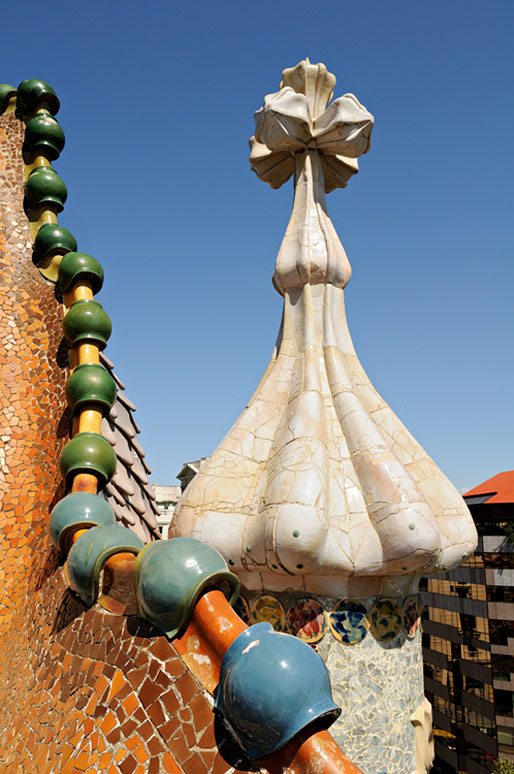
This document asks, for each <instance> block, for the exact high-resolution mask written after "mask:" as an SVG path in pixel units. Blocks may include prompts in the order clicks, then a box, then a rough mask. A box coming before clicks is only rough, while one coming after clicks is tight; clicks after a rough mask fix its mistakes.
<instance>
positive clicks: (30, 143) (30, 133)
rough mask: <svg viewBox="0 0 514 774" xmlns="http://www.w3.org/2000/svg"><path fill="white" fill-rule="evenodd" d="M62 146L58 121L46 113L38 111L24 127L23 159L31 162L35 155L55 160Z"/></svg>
mask: <svg viewBox="0 0 514 774" xmlns="http://www.w3.org/2000/svg"><path fill="white" fill-rule="evenodd" d="M63 148H64V132H63V130H62V129H61V127H60V126H59V123H58V121H57V120H56V119H55V118H54V117H53V116H49V115H48V113H38V114H37V115H35V116H34V118H31V119H30V121H29V122H28V124H27V126H26V127H25V140H24V142H23V160H24V162H25V164H32V162H33V161H34V159H35V158H36V156H44V157H45V159H48V161H55V160H56V159H58V158H59V156H60V155H61V151H62V149H63Z"/></svg>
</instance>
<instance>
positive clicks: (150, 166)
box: [0, 0, 514, 490]
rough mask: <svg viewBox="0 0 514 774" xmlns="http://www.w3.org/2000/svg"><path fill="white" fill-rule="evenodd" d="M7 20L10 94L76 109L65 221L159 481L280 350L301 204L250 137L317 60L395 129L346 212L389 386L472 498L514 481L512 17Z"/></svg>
mask: <svg viewBox="0 0 514 774" xmlns="http://www.w3.org/2000/svg"><path fill="white" fill-rule="evenodd" d="M2 19H3V25H2V26H3V34H2V56H1V62H2V70H3V72H2V73H1V74H0V80H1V81H3V82H7V83H12V84H14V85H15V86H16V85H17V84H18V83H19V82H20V81H21V80H22V79H24V78H29V77H41V78H43V79H44V80H47V81H48V82H49V83H51V84H52V85H53V87H54V88H55V90H56V91H57V93H58V94H59V97H60V99H61V103H62V108H61V112H60V114H59V121H60V123H61V125H62V127H63V129H64V132H65V134H66V148H65V149H64V152H63V154H62V156H61V159H60V160H59V161H58V162H56V163H55V164H54V166H55V168H56V169H57V171H58V172H59V173H60V174H61V176H62V178H63V179H64V181H65V182H66V184H67V186H68V203H67V204H66V207H65V210H64V212H63V214H62V215H61V216H60V222H61V223H62V224H63V225H64V226H66V227H67V228H69V229H70V230H71V231H72V232H73V233H74V234H75V236H76V238H77V240H78V243H79V249H80V250H82V251H83V252H89V253H91V254H92V255H94V256H95V257H96V258H97V259H98V260H100V261H101V263H102V265H103V266H104V270H105V273H106V282H105V285H104V289H103V290H102V292H101V294H100V295H99V296H98V300H100V302H101V303H102V304H103V305H104V308H105V309H106V311H107V312H108V313H109V315H110V316H111V319H112V321H113V328H114V331H113V335H112V338H111V341H110V343H109V346H108V349H107V354H108V355H109V357H111V359H112V360H113V361H114V362H115V366H116V370H117V372H118V374H119V375H120V377H121V378H122V380H123V381H124V382H125V384H126V385H127V394H128V395H129V396H130V397H131V398H132V400H133V401H134V402H135V403H136V405H137V408H138V411H137V415H136V417H137V419H138V422H139V424H140V425H141V427H142V430H143V433H142V442H143V445H144V447H145V449H146V452H147V459H148V462H149V464H150V466H151V467H152V468H153V472H154V474H153V477H152V479H153V481H155V482H157V483H160V484H166V483H174V481H175V474H176V473H177V472H178V470H179V469H180V467H181V465H182V462H183V461H185V460H190V459H195V458H198V457H201V456H204V455H208V454H210V453H211V452H212V451H213V449H214V448H215V447H216V445H217V443H218V442H219V440H221V438H222V437H223V435H224V434H225V432H226V431H227V430H228V428H229V427H230V425H231V424H232V422H233V421H234V420H235V419H236V417H237V416H238V415H239V413H240V412H241V410H242V409H243V407H244V405H245V403H246V401H247V400H248V398H249V397H250V396H251V394H252V392H253V390H254V388H255V386H256V385H257V383H258V381H259V379H260V377H261V375H262V372H263V370H264V369H265V367H266V364H267V360H268V358H269V355H270V353H271V351H272V349H273V344H274V340H275V336H276V332H277V329H278V325H279V321H280V314H281V298H280V297H279V295H278V294H277V293H276V292H275V291H274V290H273V288H272V285H271V275H272V271H273V265H274V261H275V257H276V253H277V250H278V247H279V245H280V241H281V239H282V235H283V232H284V230H285V227H286V225H287V221H288V218H289V212H290V206H291V199H292V185H291V183H288V184H286V185H285V186H283V188H282V189H280V190H279V191H272V190H271V188H269V187H268V186H267V185H266V184H264V183H262V182H260V181H259V180H258V179H257V177H256V176H255V175H254V174H253V173H252V172H251V171H250V168H249V165H248V138H249V136H250V135H251V134H253V115H252V114H253V112H254V111H255V110H256V109H258V108H259V107H260V105H261V104H262V99H263V96H264V94H267V93H270V92H273V91H276V90H277V88H278V84H279V82H280V75H281V71H282V69H283V68H285V67H290V66H292V65H295V64H296V63H297V62H298V61H299V60H300V59H303V58H304V57H305V56H308V57H309V58H310V59H311V61H313V62H317V61H323V62H325V64H326V65H327V66H328V68H329V69H330V70H331V71H332V72H333V73H335V75H336V76H337V79H338V83H337V86H336V96H339V94H342V93H345V92H347V91H351V92H354V93H355V94H356V95H357V97H358V98H359V100H360V101H361V102H362V103H363V104H364V105H365V106H366V107H367V108H368V109H369V110H370V111H371V112H372V113H373V114H374V115H375V120H376V123H375V129H374V132H373V142H372V148H371V151H370V153H369V154H368V155H367V156H365V157H363V158H362V159H361V164H360V166H361V171H360V173H359V175H358V176H357V177H355V178H354V179H353V180H352V181H351V183H350V185H349V186H348V188H347V189H345V190H344V191H336V192H334V193H332V194H331V195H330V196H329V197H328V202H327V203H328V208H329V212H330V214H331V216H332V219H333V222H334V224H335V226H336V228H337V229H338V232H339V234H340V237H341V240H342V242H343V244H344V246H345V248H346V251H347V253H348V256H349V259H350V262H351V264H352V267H353V277H352V280H351V282H350V284H349V286H348V288H347V291H346V300H347V308H348V318H349V324H350V330H351V332H352V336H353V338H354V342H355V345H356V349H357V353H358V355H359V356H360V358H361V360H362V363H363V365H364V367H365V369H366V371H367V373H368V375H369V377H370V379H371V380H372V382H373V383H374V385H375V386H376V387H377V389H378V390H379V391H380V392H381V393H382V395H383V396H384V398H385V399H386V400H387V401H388V402H389V404H390V405H391V406H392V408H393V409H394V410H395V412H396V413H397V414H398V416H399V417H400V418H401V419H402V420H403V421H404V423H405V424H406V425H407V427H408V428H409V429H410V430H411V432H412V433H413V434H414V436H415V437H416V438H417V439H418V440H419V441H420V443H421V444H422V445H423V446H424V447H425V449H426V450H427V451H428V453H429V454H430V455H431V456H432V457H433V458H434V459H435V460H436V462H437V463H438V464H439V466H440V467H441V468H442V469H443V470H444V471H445V472H446V474H447V475H448V476H449V477H450V478H451V479H452V480H453V482H454V483H455V485H456V486H457V487H458V488H459V489H461V490H462V489H464V488H469V487H471V486H474V485H475V484H478V483H479V482H481V481H483V480H484V479H486V478H488V477H490V476H492V475H494V474H495V473H497V472H499V471H501V470H508V469H512V468H513V467H514V461H513V454H512V448H513V444H512V437H513V422H512V419H513V410H512V402H513V401H512V384H513V382H514V373H513V371H514V368H513V355H512V350H513V347H512V338H513V329H514V326H513V322H514V320H513V317H514V313H513V302H512V296H513V280H514V276H513V275H514V270H513V259H512V244H513V230H514V229H513V220H514V219H513V215H512V202H513V180H514V169H513V167H514V162H513V159H514V154H513V151H512V125H513V123H514V115H513V113H514V104H513V100H512V73H513V64H514V62H513V59H514V56H513V53H512V50H513V47H512V30H513V29H514V3H512V1H511V0H503V1H500V0H488V2H483V0H481V2H476V0H431V2H424V3H422V2H412V0H408V1H403V0H401V1H400V0H399V1H396V0H389V2H386V1H385V0H382V1H379V0H368V2H366V3H357V2H353V3H349V2H346V0H339V2H321V3H313V2H310V3H308V2H305V0H298V2H296V3H294V4H292V3H285V2H282V0H275V2H266V1H265V2H260V3H258V4H250V3H244V2H241V1H240V0H239V2H217V3H214V2H204V1H203V0H202V2H191V3H189V4H186V3H178V2H160V1H159V2H156V1H154V2H147V3H144V4H143V3H140V2H138V3H136V2H133V1H132V0H129V2H123V3H122V2H120V1H119V0H110V1H108V0H104V1H103V2H98V1H97V0H90V1H89V2H88V3H76V2H73V1H72V2H70V1H69V0H68V2H66V3H64V2H60V1H59V0H57V1H54V2H53V3H49V4H46V5H44V6H42V5H41V3H36V2H34V1H33V0H28V2H25V3H23V4H21V3H19V4H16V6H15V5H14V4H12V3H11V4H9V7H8V8H4V9H3V11H2Z"/></svg>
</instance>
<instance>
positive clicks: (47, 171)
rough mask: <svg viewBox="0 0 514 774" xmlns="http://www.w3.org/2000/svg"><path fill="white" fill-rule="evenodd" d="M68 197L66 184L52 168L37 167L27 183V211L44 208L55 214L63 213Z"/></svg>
mask: <svg viewBox="0 0 514 774" xmlns="http://www.w3.org/2000/svg"><path fill="white" fill-rule="evenodd" d="M67 196H68V191H67V190H66V186H65V184H64V182H63V181H62V180H61V178H60V177H59V175H58V174H57V172H56V171H55V169H52V167H36V169H34V170H33V171H32V172H31V173H30V176H29V178H28V180H27V182H26V183H25V209H26V210H28V211H30V210H34V209H37V208H39V207H44V208H45V209H47V210H52V212H55V213H58V212H62V210H63V208H64V202H65V201H66V198H67ZM47 225H49V224H47Z"/></svg>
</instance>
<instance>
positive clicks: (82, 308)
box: [62, 298, 112, 349]
mask: <svg viewBox="0 0 514 774" xmlns="http://www.w3.org/2000/svg"><path fill="white" fill-rule="evenodd" d="M62 327H63V333H64V336H65V338H66V340H67V341H68V343H69V344H70V346H73V345H74V344H78V343H80V342H82V343H84V342H86V343H87V342H89V343H91V344H93V343H94V344H96V345H97V346H98V347H99V349H104V348H105V346H106V344H107V341H108V339H109V336H110V335H111V330H112V328H111V321H110V319H109V317H108V315H107V314H106V312H104V310H103V309H102V306H101V305H100V304H99V303H98V301H94V300H93V299H92V298H84V299H80V300H79V301H74V302H73V304H72V305H71V306H70V308H69V309H68V311H67V312H66V314H65V315H64V320H63V324H62Z"/></svg>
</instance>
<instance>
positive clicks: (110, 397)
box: [66, 363, 116, 416]
mask: <svg viewBox="0 0 514 774" xmlns="http://www.w3.org/2000/svg"><path fill="white" fill-rule="evenodd" d="M66 399H67V401H68V405H69V406H70V408H71V409H72V411H73V412H75V411H77V410H80V409H81V407H82V406H84V405H86V404H93V405H95V406H96V407H97V408H98V409H99V410H100V411H101V412H102V414H104V416H105V415H106V414H108V413H109V409H110V408H111V406H112V404H113V403H114V401H115V400H116V384H115V382H114V379H113V378H112V376H111V375H110V374H109V373H108V372H107V370H106V369H105V368H104V367H103V365H97V364H92V363H91V364H89V363H87V364H86V363H85V364H83V365H79V366H77V367H76V368H75V370H74V371H73V373H72V375H71V376H70V378H69V379H68V383H67V385H66Z"/></svg>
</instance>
